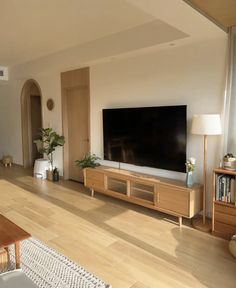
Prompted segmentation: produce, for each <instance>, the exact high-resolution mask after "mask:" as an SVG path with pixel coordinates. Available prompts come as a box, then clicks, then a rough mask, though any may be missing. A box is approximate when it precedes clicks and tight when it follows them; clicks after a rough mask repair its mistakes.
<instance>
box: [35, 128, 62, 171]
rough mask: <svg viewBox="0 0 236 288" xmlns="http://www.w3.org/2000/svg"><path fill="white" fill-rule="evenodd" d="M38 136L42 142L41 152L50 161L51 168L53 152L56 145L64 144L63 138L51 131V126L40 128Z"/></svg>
mask: <svg viewBox="0 0 236 288" xmlns="http://www.w3.org/2000/svg"><path fill="white" fill-rule="evenodd" d="M40 137H41V140H42V143H43V147H42V149H41V152H42V153H45V154H46V155H47V156H48V159H49V160H50V163H51V169H53V152H54V151H55V150H56V147H58V146H63V145H64V144H65V138H64V136H60V135H59V134H57V133H56V132H55V131H53V129H52V128H41V129H40Z"/></svg>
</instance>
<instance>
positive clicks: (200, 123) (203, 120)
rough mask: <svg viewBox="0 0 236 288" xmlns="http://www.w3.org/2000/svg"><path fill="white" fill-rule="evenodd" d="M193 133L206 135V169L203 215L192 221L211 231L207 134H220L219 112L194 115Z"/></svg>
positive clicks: (200, 228) (204, 170)
mask: <svg viewBox="0 0 236 288" xmlns="http://www.w3.org/2000/svg"><path fill="white" fill-rule="evenodd" d="M191 133H192V134H197V135H202V136H204V169H203V217H202V219H201V218H196V219H194V220H193V221H192V223H193V226H194V227H195V228H196V229H199V230H201V231H205V232H210V230H211V221H210V220H209V219H207V218H206V187H207V186H206V185H207V136H208V135H220V134H221V133H222V132H221V121H220V115H219V114H202V115H194V117H193V121H192V128H191Z"/></svg>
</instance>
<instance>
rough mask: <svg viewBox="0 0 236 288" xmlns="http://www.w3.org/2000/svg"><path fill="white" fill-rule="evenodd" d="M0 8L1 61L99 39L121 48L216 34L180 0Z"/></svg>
mask: <svg viewBox="0 0 236 288" xmlns="http://www.w3.org/2000/svg"><path fill="white" fill-rule="evenodd" d="M0 7H1V9H0V26H1V29H0V41H1V45H0V66H14V65H17V64H21V63H25V62H29V61H31V60H34V59H39V58H42V57H45V56H47V55H51V54H54V53H57V52H60V51H65V50H68V49H70V48H71V49H72V48H75V47H81V45H85V44H86V43H89V45H90V46H89V47H90V48H91V47H93V49H94V50H96V43H97V42H96V41H97V40H101V41H102V40H103V39H104V41H103V43H104V44H103V46H101V47H103V50H106V49H107V50H108V48H109V43H113V44H114V43H116V45H117V53H118V52H119V53H120V51H122V53H125V51H129V52H130V51H134V50H137V49H143V48H144V47H145V48H146V47H153V46H155V45H159V46H160V45H162V44H163V43H164V44H165V43H166V44H167V45H170V44H173V43H172V42H173V41H175V43H174V45H177V44H178V43H183V42H181V41H194V39H200V38H201V37H210V36H214V35H218V34H219V33H220V32H219V30H220V29H219V28H218V27H217V26H216V25H214V24H213V23H212V22H210V21H209V20H207V19H206V18H205V17H203V16H202V15H201V14H200V13H198V12H197V11H196V10H194V9H192V7H190V6H189V5H188V4H186V3H185V2H184V1H182V0H50V1H48V0H20V1H19V0H0ZM169 7H172V9H170V8H169ZM189 21H191V25H186V23H189ZM101 41H100V42H101ZM114 41H116V42H114ZM93 43H94V45H93ZM110 46H112V45H110ZM84 47H85V46H84ZM113 47H114V45H113ZM113 49H114V48H113ZM107 54H109V53H108V51H107ZM110 54H111V53H110Z"/></svg>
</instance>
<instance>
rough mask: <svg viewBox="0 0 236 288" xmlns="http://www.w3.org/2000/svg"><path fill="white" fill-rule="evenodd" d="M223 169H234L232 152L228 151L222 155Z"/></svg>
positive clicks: (234, 160)
mask: <svg viewBox="0 0 236 288" xmlns="http://www.w3.org/2000/svg"><path fill="white" fill-rule="evenodd" d="M223 160H224V165H223V167H224V169H227V170H233V171H234V170H236V157H235V156H234V155H233V154H232V153H228V154H227V155H225V156H224V159H223Z"/></svg>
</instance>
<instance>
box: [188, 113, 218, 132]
mask: <svg viewBox="0 0 236 288" xmlns="http://www.w3.org/2000/svg"><path fill="white" fill-rule="evenodd" d="M191 133H192V134H198V135H220V134H221V133H222V130H221V121H220V115H219V114H202V115H194V116H193V121H192V128H191Z"/></svg>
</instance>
